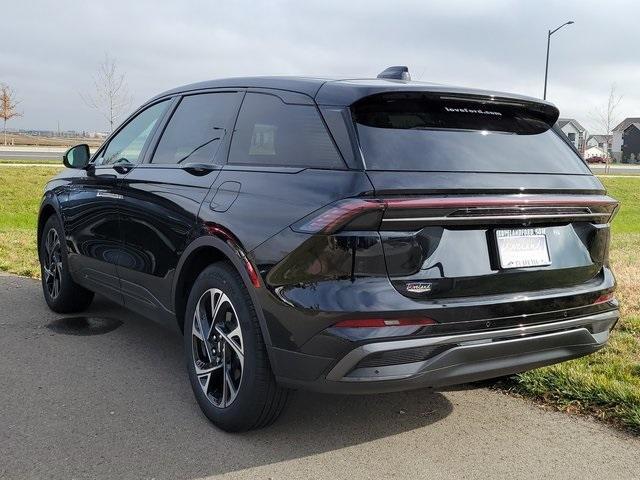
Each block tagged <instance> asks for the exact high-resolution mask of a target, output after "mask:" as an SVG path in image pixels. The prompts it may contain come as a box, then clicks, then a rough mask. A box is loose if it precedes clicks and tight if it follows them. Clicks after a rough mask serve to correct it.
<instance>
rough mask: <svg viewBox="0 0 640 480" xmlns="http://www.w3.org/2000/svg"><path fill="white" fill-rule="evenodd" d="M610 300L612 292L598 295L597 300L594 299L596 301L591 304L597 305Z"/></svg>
mask: <svg viewBox="0 0 640 480" xmlns="http://www.w3.org/2000/svg"><path fill="white" fill-rule="evenodd" d="M611 300H613V292H609V293H605V294H604V295H600V296H599V297H598V298H596V301H595V302H593V304H594V305H597V304H598V303H607V302H610V301H611Z"/></svg>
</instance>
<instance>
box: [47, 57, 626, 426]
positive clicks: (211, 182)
mask: <svg viewBox="0 0 640 480" xmlns="http://www.w3.org/2000/svg"><path fill="white" fill-rule="evenodd" d="M557 118H558V110H557V109H556V107H554V106H553V105H552V104H550V103H547V102H544V101H541V100H536V99H533V98H528V97H523V96H519V95H511V94H506V93H498V92H489V91H482V90H473V89H466V88H459V87H448V86H442V85H434V84H429V83H421V82H414V81H411V80H410V79H409V78H408V70H407V69H406V67H392V68H390V69H387V70H385V71H384V72H383V73H382V74H381V75H379V76H378V78H374V79H361V80H352V79H348V80H341V79H332V80H330V79H319V78H303V77H256V78H233V79H226V80H214V81H208V82H203V83H198V84H194V85H188V86H185V87H180V88H176V89H174V90H170V91H168V92H165V93H163V94H161V95H158V96H156V97H154V98H152V99H151V100H149V101H148V102H146V103H145V104H144V105H142V106H141V107H140V108H139V109H138V110H137V111H136V112H135V113H133V114H132V115H131V117H130V118H128V119H127V120H126V121H125V122H124V123H123V124H122V125H121V126H120V127H119V128H118V129H117V130H116V131H114V132H113V134H112V135H111V136H110V137H109V138H108V139H107V140H106V141H105V143H104V144H103V145H102V147H100V149H99V150H97V152H96V153H95V154H94V155H93V156H90V155H89V151H88V148H87V146H86V145H78V146H76V147H73V148H71V149H70V150H69V151H68V152H67V153H66V154H65V156H64V163H65V165H66V166H67V167H68V168H67V169H65V170H64V171H63V172H62V173H60V174H59V175H57V176H56V177H54V178H53V179H52V180H51V181H50V182H49V183H48V185H47V187H46V189H45V193H44V197H43V199H42V206H41V209H40V215H39V221H38V242H39V256H40V262H41V265H42V287H43V292H44V298H45V300H46V302H47V304H48V305H49V307H50V308H51V309H53V310H54V311H56V312H61V313H67V312H77V311H80V310H83V309H85V308H87V307H88V306H89V304H90V303H91V301H92V298H93V296H94V292H98V293H100V294H101V295H104V296H106V297H108V298H110V299H111V300H113V301H115V302H117V303H119V304H122V305H124V306H125V307H127V308H129V309H131V310H133V311H135V312H139V313H140V314H142V315H145V316H147V317H149V318H151V319H155V320H157V321H162V322H168V323H169V324H172V325H176V326H177V327H178V328H179V329H180V330H181V331H182V333H183V336H184V352H185V358H186V363H187V371H188V375H189V379H190V382H191V386H192V388H193V392H194V395H195V398H196V400H197V402H198V404H199V405H200V407H201V408H202V411H203V412H204V413H205V415H206V416H207V417H208V418H209V419H210V420H211V421H212V422H214V423H215V424H216V425H218V426H219V427H220V428H223V429H225V430H228V431H241V430H247V429H252V428H258V427H261V426H265V425H268V424H269V423H271V422H273V421H274V420H275V419H276V418H277V416H278V415H279V414H280V412H281V411H282V410H283V408H284V406H285V404H286V403H287V399H288V397H289V395H290V392H291V390H294V389H309V390H314V391H320V392H332V393H378V392H388V391H398V390H405V389H412V388H422V387H443V386H446V385H453V384H459V383H463V382H472V381H476V380H481V379H487V378H492V377H497V376H503V375H508V374H513V373H516V372H522V371H525V370H528V369H532V368H537V367H540V366H543V365H549V364H553V363H556V362H561V361H564V360H568V359H571V358H576V357H580V356H582V355H587V354H589V353H592V352H595V351H596V350H598V349H600V348H601V347H603V346H604V345H605V343H606V342H607V339H608V337H609V331H610V330H611V329H612V328H613V326H614V324H615V323H616V321H617V319H618V303H617V301H616V300H615V299H614V297H613V291H614V288H615V280H614V276H613V273H612V272H611V268H610V266H609V260H608V246H609V236H610V228H609V223H610V221H611V219H612V217H613V216H614V214H615V212H616V209H617V206H618V204H617V202H616V201H615V200H614V199H613V198H611V197H609V196H607V194H606V191H605V189H604V187H603V186H602V184H601V183H600V181H599V180H598V179H597V178H596V177H594V176H593V175H592V174H591V171H590V170H589V168H588V167H587V165H586V163H585V162H584V161H583V160H582V159H581V158H580V156H579V155H578V153H577V152H576V151H575V150H573V149H572V148H571V147H570V145H569V144H568V141H567V140H566V138H565V137H564V135H563V134H562V132H559V131H558V130H557V129H556V128H554V127H553V125H554V123H555V122H556V120H557ZM140 381H145V379H144V378H142V377H141V378H140ZM157 394H161V392H157Z"/></svg>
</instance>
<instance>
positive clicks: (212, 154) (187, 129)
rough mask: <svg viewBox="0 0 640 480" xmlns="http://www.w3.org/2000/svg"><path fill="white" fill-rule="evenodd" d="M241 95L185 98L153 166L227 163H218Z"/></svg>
mask: <svg viewBox="0 0 640 480" xmlns="http://www.w3.org/2000/svg"><path fill="white" fill-rule="evenodd" d="M240 99H241V94H239V93H237V92H220V93H207V94H201V95H190V96H187V97H184V98H183V99H182V101H181V102H180V105H178V108H177V109H176V111H175V113H174V114H173V116H172V117H171V120H170V121H169V124H168V125H167V128H166V129H165V131H164V133H163V134H162V138H161V139H160V142H159V143H158V148H156V151H155V153H154V155H153V159H152V163H164V164H176V163H224V162H222V161H216V160H219V159H216V155H217V153H218V150H219V149H220V146H221V145H222V142H223V140H224V138H225V136H226V134H227V132H230V130H231V128H233V127H232V122H233V119H234V118H235V114H236V112H237V110H238V104H239V103H240Z"/></svg>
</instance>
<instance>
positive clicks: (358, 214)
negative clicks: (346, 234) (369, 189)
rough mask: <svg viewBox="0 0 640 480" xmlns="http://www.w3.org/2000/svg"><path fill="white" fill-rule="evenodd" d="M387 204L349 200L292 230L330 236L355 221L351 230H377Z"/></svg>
mask: <svg viewBox="0 0 640 480" xmlns="http://www.w3.org/2000/svg"><path fill="white" fill-rule="evenodd" d="M384 209H385V203H384V202H382V201H381V200H377V199H361V198H348V199H345V200H340V201H339V202H336V203H332V204H331V205H329V206H327V207H325V208H323V209H321V210H320V211H318V212H314V213H312V214H311V215H308V216H307V217H305V218H303V219H302V220H300V221H299V222H297V223H296V224H294V225H293V226H292V227H291V228H293V230H294V231H296V232H302V233H325V234H330V233H334V232H337V231H338V230H341V229H343V228H344V227H346V226H347V225H348V224H350V223H351V222H352V221H354V220H356V219H357V220H358V222H357V223H355V224H354V225H349V226H350V227H352V228H351V229H352V230H353V229H360V230H369V229H371V230H375V229H377V228H378V226H380V221H381V219H382V213H383V212H384Z"/></svg>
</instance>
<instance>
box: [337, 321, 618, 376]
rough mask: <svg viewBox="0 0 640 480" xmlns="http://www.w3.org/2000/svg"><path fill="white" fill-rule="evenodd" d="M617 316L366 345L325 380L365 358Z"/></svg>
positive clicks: (569, 326)
mask: <svg viewBox="0 0 640 480" xmlns="http://www.w3.org/2000/svg"><path fill="white" fill-rule="evenodd" d="M619 316H620V312H619V311H618V310H611V311H609V312H604V313H598V314H596V315H588V316H586V317H579V318H572V319H570V320H561V321H557V322H546V323H542V324H537V325H526V326H522V327H515V328H505V329H502V330H490V331H486V332H473V333H463V334H459V335H444V336H438V337H427V338H416V339H409V340H396V341H390V342H377V343H368V344H366V345H362V346H360V347H357V348H355V349H353V350H351V351H350V352H349V353H347V354H346V355H345V356H344V357H343V358H342V359H341V360H340V361H339V362H338V363H337V364H336V365H335V366H334V367H333V369H332V370H331V371H330V372H329V374H328V375H327V380H334V381H340V380H342V379H343V377H344V376H345V375H346V374H347V373H349V371H350V370H351V369H352V368H353V367H354V366H355V365H357V364H358V362H359V361H360V360H362V359H363V358H364V357H366V356H368V355H371V354H372V353H377V352H383V351H388V350H402V349H405V348H415V347H424V346H432V345H447V344H452V343H453V344H460V343H465V342H474V341H479V340H480V341H481V340H487V341H492V340H493V339H495V338H497V339H504V340H508V339H510V338H518V337H523V336H525V335H534V334H537V333H544V332H557V331H561V330H570V329H574V328H580V327H583V326H584V325H588V324H590V323H594V322H611V323H612V322H614V321H616V320H617V319H618V318H619Z"/></svg>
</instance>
